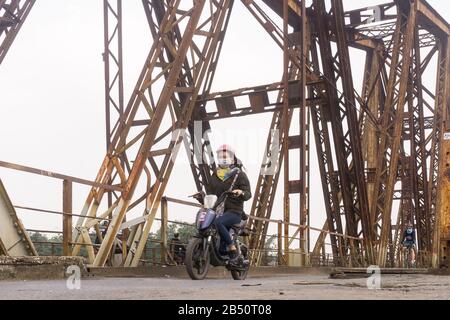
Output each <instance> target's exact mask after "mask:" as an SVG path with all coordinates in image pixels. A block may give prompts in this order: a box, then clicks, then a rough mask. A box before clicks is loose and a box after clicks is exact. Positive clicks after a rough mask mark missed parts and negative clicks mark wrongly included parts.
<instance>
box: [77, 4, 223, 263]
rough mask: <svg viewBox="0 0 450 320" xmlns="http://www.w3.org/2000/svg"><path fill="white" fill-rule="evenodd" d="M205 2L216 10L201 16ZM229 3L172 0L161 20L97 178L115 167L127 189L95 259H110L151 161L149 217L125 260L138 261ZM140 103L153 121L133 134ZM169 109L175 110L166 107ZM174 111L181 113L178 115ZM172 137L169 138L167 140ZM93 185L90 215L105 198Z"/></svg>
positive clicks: (86, 210) (136, 232) (88, 205)
mask: <svg viewBox="0 0 450 320" xmlns="http://www.w3.org/2000/svg"><path fill="white" fill-rule="evenodd" d="M206 2H208V7H209V8H210V9H212V10H211V11H209V10H208V13H207V14H206V15H203V16H202V13H204V10H203V8H204V7H206ZM230 8H231V1H227V0H223V1H220V2H215V1H196V2H195V3H194V4H192V5H191V6H190V7H189V8H188V9H186V6H185V5H184V4H183V5H182V4H181V3H180V1H175V2H171V3H169V6H168V7H167V11H166V13H165V15H164V17H163V19H162V22H161V24H160V25H159V26H158V31H159V32H158V36H157V38H156V39H154V40H155V42H154V44H153V46H152V48H151V50H150V54H149V57H148V59H147V61H146V64H145V66H144V69H143V72H142V74H141V77H140V79H139V81H138V84H137V86H136V90H135V91H134V92H133V95H132V97H131V99H130V102H129V104H128V106H127V109H126V111H125V114H126V124H125V126H123V125H119V130H118V134H116V135H115V137H114V139H113V140H112V144H111V146H112V147H111V148H110V150H109V152H108V155H107V157H106V158H105V161H104V164H103V166H102V169H101V170H100V172H99V175H98V179H105V178H109V176H110V175H111V173H112V172H113V171H114V170H117V171H119V175H120V176H121V180H122V181H123V184H124V185H125V186H126V190H125V192H123V193H122V195H121V197H120V198H119V201H118V203H117V206H116V207H115V209H114V211H115V213H114V214H113V219H112V221H111V222H110V224H109V226H108V229H107V232H106V235H105V238H104V239H103V242H102V244H101V247H100V249H99V251H98V253H97V254H95V257H90V260H91V263H92V264H93V265H95V266H103V265H105V263H106V261H107V259H108V257H109V255H110V252H111V249H112V247H113V245H114V243H115V237H116V235H117V233H118V231H119V229H120V226H121V221H123V219H124V217H125V215H126V213H127V211H128V210H129V207H130V206H131V204H132V202H131V201H132V198H133V195H134V191H135V189H136V187H137V184H138V181H139V178H140V176H141V174H142V172H143V171H144V168H145V167H146V162H147V161H150V164H151V169H152V171H153V172H152V173H151V174H152V175H153V178H152V179H154V180H155V182H154V183H153V185H152V186H151V188H150V189H149V190H148V191H149V192H148V195H147V197H146V210H145V212H144V217H145V222H144V223H141V224H139V225H137V226H136V227H135V228H133V229H134V230H132V234H131V235H130V240H129V243H130V244H131V246H130V248H129V251H128V254H127V256H126V259H125V262H124V265H125V266H136V265H138V264H139V261H140V258H141V255H142V252H143V248H144V246H145V243H146V241H147V236H148V233H149V231H150V228H151V226H152V222H153V219H154V216H155V214H156V210H157V209H158V207H159V203H160V200H161V197H162V194H163V192H164V189H165V187H166V185H167V181H168V178H169V176H170V172H171V170H172V168H173V164H174V161H175V158H176V155H177V152H178V148H179V147H180V143H181V142H182V138H183V135H184V132H185V130H186V128H187V126H188V123H189V121H190V119H191V116H192V112H193V109H194V105H195V103H196V100H197V97H198V95H199V91H200V87H201V86H202V83H203V82H204V79H205V76H206V73H207V71H208V69H209V67H210V64H211V62H212V61H213V54H214V53H215V52H216V48H217V44H218V42H219V38H220V35H221V34H222V31H223V26H224V23H225V20H226V17H227V12H228V11H229V9H230ZM181 22H183V23H185V24H183V26H184V28H182V27H181V26H182V25H181V24H180V23H181ZM175 28H180V30H183V31H182V35H183V36H182V39H181V41H180V43H176V42H173V40H174V38H173V34H174V33H176V29H175ZM199 37H202V38H203V39H204V40H206V41H204V42H203V43H202V45H197V44H196V43H195V39H197V38H199ZM165 48H168V50H170V51H171V53H172V55H173V57H175V59H174V60H173V61H172V62H171V61H165V60H162V59H161V57H162V55H161V53H162V52H163V50H165ZM188 53H189V54H190V55H191V56H192V57H193V59H195V60H194V61H192V70H185V68H184V61H185V60H186V59H187V57H188ZM188 72H192V74H193V75H194V79H193V80H194V81H193V83H192V84H191V86H189V87H180V86H179V85H180V81H179V79H183V78H184V77H186V76H188ZM166 76H167V77H166ZM158 80H161V82H162V83H165V85H164V86H163V89H162V90H160V91H159V90H158V89H157V86H156V84H155V83H157V82H158ZM175 93H178V94H180V93H183V94H186V99H185V102H184V103H183V104H182V105H180V106H177V105H175V104H173V103H171V98H172V97H173V95H174V94H175ZM141 108H142V109H143V110H145V111H146V112H147V114H148V117H149V119H150V121H149V124H148V125H147V126H146V128H145V130H143V131H141V132H140V133H138V135H137V136H134V135H131V134H130V133H131V131H130V129H131V127H132V125H133V123H134V121H135V120H138V119H136V115H137V111H138V110H139V109H141ZM168 109H169V111H170V112H168V111H167V110H168ZM174 115H177V118H175V116H174ZM165 116H166V117H167V116H169V117H170V118H171V120H172V121H171V125H170V127H169V129H168V130H165V131H164V130H163V134H161V135H158V132H160V131H161V130H160V126H161V124H162V120H163V118H164V117H165ZM169 134H172V136H171V137H170V136H169ZM167 139H169V140H170V141H167ZM137 142H140V148H139V152H138V153H137V154H136V158H135V161H134V163H133V167H132V170H131V173H130V174H129V175H127V173H126V172H125V171H124V170H123V169H122V168H121V166H120V163H119V162H118V161H117V158H118V156H119V155H120V154H121V153H123V152H124V151H125V150H127V149H129V148H130V146H132V145H134V144H136V143H137ZM164 142H165V143H168V147H165V148H162V149H160V151H161V152H154V151H157V150H153V151H151V150H152V148H153V149H154V148H155V146H156V148H160V147H159V145H161V144H162V143H164ZM164 150H165V151H164ZM156 157H163V159H162V164H159V163H158V161H157V160H156V159H155V158H156ZM94 191H96V190H93V191H92V192H91V194H92V193H93V195H90V196H89V197H88V199H87V201H86V205H85V208H84V209H83V213H85V214H86V215H88V217H89V216H95V215H96V211H97V208H98V203H99V202H100V201H101V199H102V191H101V190H98V191H97V192H94ZM86 221H89V219H85V220H84V221H82V222H81V224H79V225H78V227H79V229H80V232H79V233H78V236H80V234H81V236H82V231H85V230H86V229H85V228H83V224H84V223H85V222H86ZM83 240H84V241H85V242H87V244H89V239H88V238H87V237H84V238H83ZM92 258H93V259H92Z"/></svg>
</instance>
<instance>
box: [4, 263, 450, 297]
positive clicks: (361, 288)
mask: <svg viewBox="0 0 450 320" xmlns="http://www.w3.org/2000/svg"><path fill="white" fill-rule="evenodd" d="M179 271H180V273H179V274H178V275H177V274H176V273H173V272H168V273H167V274H163V273H160V274H157V275H156V276H155V275H153V276H146V275H144V274H139V273H135V275H133V274H131V273H130V272H123V273H120V272H110V271H104V272H101V271H95V270H94V271H93V270H91V271H90V273H89V274H88V275H85V276H83V277H82V278H81V280H80V289H76V288H74V287H76V283H75V282H71V283H72V285H71V286H69V287H72V289H70V288H68V286H67V280H65V279H60V280H25V281H24V280H5V281H1V285H0V299H8V300H9V299H14V300H17V299H37V300H39V299H50V300H53V299H55V300H58V299H69V300H70V299H87V300H95V299H102V300H103V299H107V300H109V299H114V300H123V299H125V300H126V299H163V300H164V299H176V300H178V299H183V300H184V299H186V300H209V299H214V300H215V299H230V300H246V299H252V300H253V299H257V300H260V299H261V300H274V299H289V300H309V299H325V300H330V299H333V300H334V299H350V300H353V299H375V300H377V299H395V300H398V299H445V300H450V276H448V275H433V274H381V278H380V279H381V281H380V282H379V284H380V289H369V288H368V284H367V283H368V279H367V276H364V275H363V274H360V275H354V274H353V275H350V276H349V277H343V278H331V277H330V273H329V272H328V271H329V270H328V271H327V272H325V271H324V272H320V271H317V270H311V272H299V273H295V274H294V273H292V272H280V273H279V274H276V273H274V272H273V271H272V272H271V273H270V274H269V273H261V272H256V273H254V274H252V275H251V276H249V278H248V279H246V280H244V281H234V280H232V278H231V276H229V275H228V274H226V273H222V272H213V273H212V274H211V277H209V278H208V279H206V280H203V281H192V280H190V279H187V277H186V276H185V274H183V273H182V270H181V268H180V269H179ZM369 283H371V284H372V285H371V287H373V286H374V285H375V287H376V285H377V282H376V281H375V282H374V281H369Z"/></svg>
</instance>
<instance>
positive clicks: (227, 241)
mask: <svg viewBox="0 0 450 320" xmlns="http://www.w3.org/2000/svg"><path fill="white" fill-rule="evenodd" d="M216 153H217V159H218V168H217V170H216V172H215V173H214V174H213V175H212V177H211V182H210V183H209V184H208V185H207V186H206V189H207V192H208V194H214V195H216V196H217V197H220V195H221V194H222V193H223V192H225V191H227V190H229V188H230V187H231V183H232V181H233V178H234V174H235V171H233V168H236V167H237V168H239V169H241V168H242V163H241V162H240V160H238V158H236V156H235V153H234V150H233V149H232V148H231V147H230V146H228V145H222V146H220V147H219V149H217V151H216ZM238 174H239V175H238V176H237V178H236V182H235V184H234V188H233V190H232V195H231V196H228V197H227V199H226V201H225V209H224V213H223V215H222V216H220V217H218V218H217V219H216V226H217V230H218V231H219V234H220V238H221V240H222V242H221V248H220V251H221V254H228V255H229V256H230V258H234V257H235V256H236V246H235V245H234V243H233V241H232V239H231V236H230V234H229V230H230V228H231V227H232V226H233V225H235V224H239V223H240V222H241V220H242V218H243V217H245V213H244V201H247V200H249V199H250V198H251V197H252V193H251V189H250V182H249V181H248V178H247V175H246V174H245V172H243V171H242V170H240V171H239V173H238Z"/></svg>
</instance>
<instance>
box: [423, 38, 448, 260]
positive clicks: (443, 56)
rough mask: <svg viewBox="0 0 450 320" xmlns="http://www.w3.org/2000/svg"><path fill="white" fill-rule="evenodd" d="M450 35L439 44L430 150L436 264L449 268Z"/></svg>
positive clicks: (431, 211)
mask: <svg viewBox="0 0 450 320" xmlns="http://www.w3.org/2000/svg"><path fill="white" fill-rule="evenodd" d="M449 75H450V38H449V37H447V38H443V39H442V40H441V43H440V45H439V58H438V70H437V81H436V100H435V109H434V127H433V132H432V146H431V150H430V154H431V156H430V167H429V169H430V173H429V181H428V184H429V185H428V192H429V194H430V208H429V210H430V217H431V221H430V223H431V229H432V232H433V234H432V242H433V252H432V266H433V267H435V268H437V267H439V266H442V265H444V266H447V267H448V259H449V256H450V252H449V248H450V246H449V239H450V235H449V230H450V210H449V206H450V204H449V196H450V191H449V190H450V187H449V185H450V183H449V180H450V177H449V170H448V167H449V159H450V142H449V141H450V105H449V104H450V101H449V99H448V97H449V94H450V78H449Z"/></svg>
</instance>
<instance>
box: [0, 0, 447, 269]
mask: <svg viewBox="0 0 450 320" xmlns="http://www.w3.org/2000/svg"><path fill="white" fill-rule="evenodd" d="M103 2H104V21H105V38H104V43H105V52H104V62H105V80H106V81H105V95H106V97H105V101H106V124H107V125H106V130H107V132H106V137H107V154H106V156H105V158H104V161H103V163H102V165H101V167H100V170H99V173H98V175H97V177H96V182H97V183H98V184H99V186H96V187H92V189H91V191H90V193H89V195H88V197H87V200H86V202H85V205H84V208H83V211H82V216H83V217H81V218H80V219H79V220H78V221H77V224H76V227H75V228H74V231H73V243H76V245H75V246H74V248H73V252H72V254H74V255H76V254H78V253H79V250H80V248H81V246H83V244H84V245H85V246H86V248H87V251H88V254H89V260H90V263H91V264H92V265H93V266H104V265H105V264H106V263H107V261H108V259H109V258H110V257H111V252H112V250H113V248H114V246H115V245H117V234H118V233H119V232H120V231H121V230H123V231H126V232H124V233H123V240H124V241H123V249H124V259H123V265H124V266H137V265H138V264H139V262H140V259H141V256H142V252H143V249H144V247H145V244H146V241H147V237H148V235H149V232H150V229H151V227H152V223H153V220H154V218H155V215H156V212H157V209H158V207H159V206H160V202H161V198H162V197H163V194H164V190H165V188H166V185H167V183H168V181H169V179H170V174H171V171H172V168H173V164H174V161H175V160H176V157H177V154H178V150H179V147H180V146H181V145H182V144H183V143H184V144H185V146H186V150H187V153H188V158H189V159H190V160H191V162H190V163H191V165H190V166H191V171H192V174H193V177H194V180H195V183H196V186H197V189H198V190H202V189H205V188H206V186H207V185H208V181H209V179H210V177H211V174H212V172H213V170H214V169H215V164H214V157H213V153H212V150H211V146H210V144H209V139H208V134H209V133H210V131H211V124H210V123H211V122H212V121H215V120H219V119H224V118H232V117H240V116H250V115H252V114H258V113H264V112H270V113H272V114H273V117H272V122H271V126H270V131H269V133H268V135H267V143H266V150H265V155H264V158H263V162H262V165H261V171H260V175H259V178H258V181H257V186H256V189H255V190H254V192H253V195H254V197H253V203H252V207H251V212H250V215H251V216H254V217H258V218H265V219H269V218H270V217H271V213H272V208H273V205H274V201H275V194H276V190H277V187H278V181H279V178H280V175H281V173H283V177H284V179H283V180H284V185H283V191H284V197H283V221H284V222H290V220H291V216H292V212H291V208H290V203H291V199H292V197H294V196H298V197H299V204H300V206H299V212H298V217H299V221H300V227H299V228H298V230H297V231H296V232H295V233H294V234H290V232H289V228H288V227H285V229H284V241H283V242H282V243H281V242H279V244H280V245H283V247H284V249H285V253H288V252H289V248H290V247H291V246H292V243H293V240H294V239H295V238H296V237H297V236H298V237H299V239H300V241H299V244H300V250H301V254H302V259H301V264H302V265H306V264H314V263H315V260H314V259H315V258H316V257H317V256H320V254H321V253H324V249H323V248H324V244H325V242H326V241H327V239H329V242H330V243H331V251H332V254H333V258H334V259H333V261H334V263H335V264H336V265H345V266H361V265H368V264H378V265H379V266H391V267H394V266H396V264H397V262H398V260H399V257H400V252H399V250H398V247H399V242H400V241H401V236H402V233H403V229H404V227H405V224H406V223H407V222H409V221H411V222H414V223H415V225H416V227H417V230H418V248H419V257H421V259H422V261H424V262H423V263H424V264H425V265H433V266H438V265H439V263H440V262H445V261H447V257H448V254H449V248H450V246H449V241H450V231H449V230H450V208H449V202H450V201H449V199H450V171H449V170H450V169H449V168H448V167H449V162H450V101H448V97H449V96H450V79H449V76H450V61H449V57H450V46H449V36H450V26H449V25H448V23H447V22H446V21H445V20H444V19H442V18H441V17H440V16H439V14H437V12H436V11H435V10H434V9H433V8H432V7H431V6H429V5H428V4H427V3H426V2H425V1H424V0H395V1H394V2H391V3H387V4H382V5H378V6H374V7H371V8H362V9H358V10H352V11H348V12H346V11H344V7H343V1H342V0H312V1H309V2H308V5H307V4H306V2H305V1H300V0H277V1H275V0H273V1H272V0H270V1H269V0H261V1H258V0H242V1H241V2H242V4H243V6H244V7H245V8H246V10H248V12H249V13H250V14H251V15H252V16H253V17H254V18H255V20H256V21H257V22H258V23H259V24H260V25H261V28H262V29H261V30H264V32H267V34H268V35H269V36H270V37H271V38H272V39H273V41H274V45H277V46H278V47H279V48H280V49H281V50H283V52H284V68H283V78H282V79H281V81H280V82H274V83H271V84H267V85H258V86H255V87H249V88H239V89H235V90H231V91H226V92H216V93H211V87H212V83H213V80H214V75H215V71H216V68H217V65H218V64H219V63H220V53H221V48H222V45H223V43H224V41H225V38H226V30H227V26H228V23H229V20H230V16H231V15H232V8H233V4H234V1H233V0H195V1H188V0H186V1H181V0H164V1H157V0H143V1H142V3H143V8H144V10H145V13H146V16H147V20H148V24H149V28H150V32H151V35H152V37H153V40H154V42H153V45H152V47H151V49H150V52H149V54H148V57H147V59H146V61H145V63H144V67H143V69H142V72H141V74H140V77H139V79H138V81H137V83H136V86H135V89H134V90H133V92H132V95H131V98H130V100H129V101H128V104H125V102H124V94H123V87H124V83H123V53H122V50H123V25H122V1H121V0H103ZM33 4H34V1H14V0H10V1H5V0H3V1H0V40H1V42H0V45H1V47H0V48H1V50H0V62H1V61H2V59H3V57H4V55H5V54H6V51H7V49H8V48H9V46H10V45H11V43H12V39H14V37H15V35H16V33H17V31H18V30H19V28H20V26H21V24H22V23H23V20H24V19H25V17H26V15H27V14H28V12H29V10H30V9H31V6H32V5H33ZM269 11H270V12H269ZM269 13H275V14H276V15H278V16H279V17H280V18H281V19H279V21H281V22H282V24H279V22H275V21H274V20H273V19H271V18H270V17H271V14H269ZM272 16H273V15H272ZM5 35H6V36H5ZM2 36H3V38H2ZM354 49H358V50H362V51H363V52H365V54H366V63H365V66H364V74H363V77H362V83H361V84H360V86H358V85H357V83H355V82H356V80H355V77H354V73H353V72H352V69H353V68H354V64H353V63H352V60H351V57H350V56H351V50H354ZM433 62H435V63H433ZM435 65H436V66H437V70H430V69H433V68H434V67H435ZM425 74H432V75H435V77H436V86H435V88H430V87H429V84H428V83H427V81H426V80H425V76H424V75H425ZM356 88H361V91H360V92H358V91H357V89H356ZM269 93H271V94H272V93H276V95H277V99H276V100H273V101H272V100H271V99H270V97H269ZM243 97H244V98H246V99H247V101H248V102H249V105H245V106H241V105H238V102H237V101H238V99H237V98H243ZM239 101H242V99H240V100H239ZM207 105H208V106H210V105H213V106H214V108H213V109H214V110H213V111H211V110H210V108H208V109H207V108H206V106H207ZM207 110H208V111H207ZM295 112H298V113H299V117H298V118H299V123H297V124H293V123H292V119H293V114H294V113H295ZM293 126H296V127H297V126H298V128H299V133H298V134H297V135H292V134H291V130H290V129H291V127H293ZM310 136H313V137H314V141H315V149H316V150H315V152H316V153H317V159H318V167H319V172H320V178H321V183H322V190H323V197H324V201H325V209H326V217H327V219H326V221H325V224H324V227H323V230H324V231H323V232H322V233H321V234H320V236H319V238H318V240H317V242H316V243H315V245H314V248H313V250H310V235H309V219H310V214H311V213H310V210H309V207H310V206H309V201H310V200H309V198H310V197H309V192H310V189H309V184H310V178H309V176H310V152H311V151H312V150H311V148H310V145H311V143H310V142H311V141H310V140H311V139H310ZM290 150H296V151H297V152H298V154H299V159H300V160H299V163H298V166H299V169H300V170H299V173H300V174H299V177H297V178H296V179H294V180H293V179H292V178H291V174H290V172H289V168H290V165H289V163H290V152H289V151H290ZM291 164H292V159H291ZM143 173H144V174H145V178H144V177H143ZM144 179H146V180H145V181H146V186H147V187H146V188H145V190H143V191H142V190H140V189H139V188H138V183H139V181H140V180H144ZM102 185H112V186H120V187H121V188H122V189H123V191H120V192H119V191H110V190H106V189H105V188H103V187H102ZM206 191H207V190H206ZM105 202H107V210H105V211H103V212H99V208H100V206H101V205H102V204H104V203H105ZM140 205H143V207H144V209H143V212H142V216H141V217H140V218H137V219H131V220H130V219H126V217H127V214H128V213H130V212H132V211H133V210H136V209H137V208H140ZM107 217H110V218H111V221H110V223H109V224H108V228H107V232H106V234H105V236H104V238H103V237H102V234H101V233H100V231H99V227H98V224H99V219H98V218H107ZM393 219H395V221H396V222H393ZM249 226H250V228H251V229H252V230H253V233H252V235H251V237H250V239H249V246H250V250H251V252H252V254H251V258H252V263H253V264H256V265H258V264H260V263H261V249H263V247H264V244H265V242H266V234H267V232H268V222H266V221H264V219H263V220H256V219H250V221H249ZM92 228H94V229H95V230H96V232H97V235H98V237H99V239H100V240H101V246H100V248H99V250H98V251H95V250H94V249H93V246H92V241H91V239H90V237H89V230H91V229H92ZM310 251H312V252H310ZM286 261H287V256H286V257H284V262H286ZM280 262H283V261H280Z"/></svg>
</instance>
